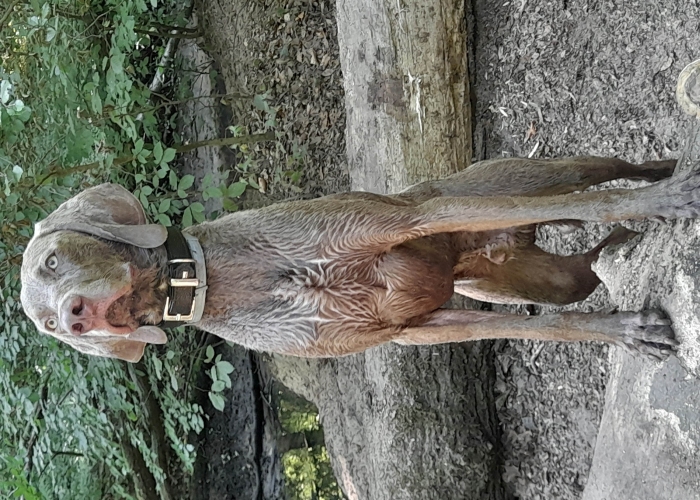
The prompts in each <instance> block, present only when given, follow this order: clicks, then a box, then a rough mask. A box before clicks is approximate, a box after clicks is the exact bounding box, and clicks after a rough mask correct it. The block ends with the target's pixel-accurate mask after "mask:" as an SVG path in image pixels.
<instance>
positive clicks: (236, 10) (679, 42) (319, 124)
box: [196, 0, 700, 500]
mask: <svg viewBox="0 0 700 500" xmlns="http://www.w3.org/2000/svg"><path fill="white" fill-rule="evenodd" d="M472 8H473V23H472V26H473V27H474V40H473V41H474V46H473V55H474V59H473V61H472V62H471V68H472V70H473V75H472V79H473V88H474V95H475V113H474V114H475V117H474V123H475V130H474V139H475V140H474V147H475V155H476V159H477V160H478V159H483V158H493V157H496V156H500V155H504V156H532V157H538V158H546V157H554V156H571V155H585V154H595V155H601V156H618V157H621V158H624V159H627V160H630V161H644V160H648V159H656V158H669V157H674V156H676V155H678V151H679V147H680V145H679V130H678V123H679V121H680V111H679V109H678V108H677V106H676V104H675V101H674V97H673V89H674V86H675V79H676V77H677V75H678V73H679V72H680V70H681V69H682V67H683V66H684V65H685V64H687V63H688V62H690V61H692V60H693V59H695V58H697V57H698V53H697V50H696V51H695V52H693V47H700V30H699V29H698V27H699V21H698V19H700V3H699V2H697V0H695V1H688V0H668V1H666V2H656V1H652V0H637V1H625V0H601V1H598V0H582V1H578V2H569V1H568V0H554V1H548V2H542V1H533V0H530V1H528V0H516V1H514V2H510V1H507V2H503V1H495V0H473V2H472ZM196 12H197V16H198V22H199V24H200V26H203V27H204V32H205V33H206V37H205V39H206V45H205V47H204V48H205V49H206V50H207V51H208V52H209V53H210V54H211V55H212V56H213V57H214V59H216V61H217V62H218V63H219V65H220V71H221V75H222V77H223V80H224V82H225V85H226V88H227V91H228V92H240V93H245V94H253V93H261V92H268V94H269V98H268V101H269V103H270V105H272V106H276V107H278V108H279V109H280V113H279V114H278V117H277V119H278V130H279V131H280V136H279V138H280V143H281V147H282V149H280V147H277V146H275V145H269V144H268V145H263V146H260V147H259V148H257V149H258V151H257V157H258V158H259V159H260V160H261V165H262V170H263V171H264V172H266V173H265V175H267V176H268V178H269V179H270V180H271V182H270V190H269V191H270V192H271V193H272V197H273V199H281V198H286V197H290V196H291V197H310V196H315V195H318V194H327V193H331V192H339V191H344V190H346V189H347V187H348V175H347V168H346V165H345V160H344V156H345V144H344V125H345V108H344V102H343V87H342V74H341V72H340V68H339V62H338V46H337V41H336V35H335V31H336V28H335V15H334V2H333V1H332V0H319V1H301V0H292V1H285V0H263V1H258V2H241V1H240V0H216V1H210V2H202V1H200V2H199V4H198V6H197V9H196ZM227 119H230V121H231V124H245V125H247V126H248V127H249V130H250V132H256V131H257V130H256V128H259V127H260V126H261V123H262V117H261V113H260V112H258V111H254V110H253V111H251V109H250V106H249V105H245V104H244V103H243V104H236V105H234V106H233V111H232V116H230V117H228V118H227ZM295 141H296V142H295ZM299 145H302V146H303V145H306V146H307V148H308V149H307V153H306V154H305V155H302V157H300V159H299V161H300V163H299V164H297V165H292V166H293V167H294V168H297V167H298V168H300V169H301V170H303V171H304V178H303V180H302V183H301V185H302V186H304V187H303V188H302V189H301V190H289V189H287V188H286V187H285V186H284V185H283V183H282V182H279V183H277V182H276V181H275V179H277V177H275V176H276V175H279V172H278V171H276V170H275V169H276V165H278V164H279V162H280V160H281V159H284V158H285V157H289V156H293V152H294V151H295V148H297V146H299ZM276 172H277V173H276ZM263 202H264V201H263V199H262V198H260V199H251V200H249V203H250V204H251V205H253V206H254V205H256V204H258V203H263ZM634 227H636V228H638V229H642V228H643V226H640V225H635V226H634ZM608 229H609V228H606V227H599V226H593V225H587V226H586V230H587V231H576V232H573V233H570V234H565V233H564V232H562V231H561V230H554V229H544V230H542V231H540V241H541V245H542V246H543V247H545V248H546V249H547V250H549V251H556V252H557V253H563V254H568V253H578V252H581V251H584V250H586V249H588V248H590V247H591V246H592V245H593V244H594V242H596V241H598V240H599V239H600V238H602V237H603V236H604V234H605V233H606V231H607V230H608ZM611 305H612V304H611V303H610V300H609V297H608V294H607V292H606V291H605V290H604V289H602V288H599V289H598V290H597V291H596V293H595V294H594V295H593V296H592V297H591V298H590V299H588V300H587V301H586V302H584V303H580V304H577V305H576V306H575V309H578V310H597V309H601V308H604V307H608V306H611ZM495 349H496V350H497V372H498V374H499V382H498V404H499V418H500V420H501V424H502V426H503V431H504V432H503V435H504V440H505V452H506V455H505V457H504V460H505V479H506V481H507V482H508V483H509V484H511V485H512V486H513V488H514V489H515V491H516V492H517V493H518V495H519V497H520V498H522V499H527V500H530V499H553V498H557V499H564V500H567V499H579V498H580V497H581V494H582V491H583V488H584V486H585V483H586V479H587V477H588V472H589V468H590V464H591V460H592V454H593V447H594V445H595V440H596V436H597V432H598V424H599V422H600V418H601V415H602V410H603V403H604V395H605V384H606V380H607V378H608V374H609V364H608V360H607V348H606V347H604V346H601V345H593V344H586V345H561V344H558V345H555V344H546V345H545V344H541V343H535V342H530V343H522V342H507V341H503V342H499V343H497V344H495ZM232 439H234V438H233V437H232Z"/></svg>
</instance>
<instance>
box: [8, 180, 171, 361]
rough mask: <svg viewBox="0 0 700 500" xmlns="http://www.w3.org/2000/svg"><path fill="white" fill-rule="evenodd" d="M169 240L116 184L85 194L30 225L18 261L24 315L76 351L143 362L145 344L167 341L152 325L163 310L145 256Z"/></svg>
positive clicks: (152, 269) (157, 283) (156, 282)
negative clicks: (156, 313) (28, 237)
mask: <svg viewBox="0 0 700 500" xmlns="http://www.w3.org/2000/svg"><path fill="white" fill-rule="evenodd" d="M166 238H167V231H166V229H165V227H163V226H160V225H156V224H148V222H147V220H146V214H145V212H144V210H143V207H142V206H141V203H140V202H139V201H138V200H137V199H136V198H135V197H134V196H133V195H132V194H131V193H130V192H128V191H127V190H126V189H124V188H122V187H121V186H117V185H114V184H102V185H99V186H96V187H93V188H90V189H88V190H86V191H83V192H82V193H80V194H79V195H77V196H75V197H73V198H71V199H70V200H68V201H66V202H65V203H63V204H62V205H61V206H60V207H58V208H57V209H56V210H55V211H54V212H53V213H51V214H50V215H49V216H48V217H47V218H46V219H45V220H44V221H42V222H40V223H38V224H37V225H36V227H35V229H34V236H33V238H32V239H31V240H30V241H29V244H28V245H27V248H26V250H25V253H24V256H23V261H22V274H21V276H22V293H21V301H22V306H23V308H24V310H25V312H26V314H27V315H28V316H29V318H31V320H32V321H33V322H34V324H35V325H36V327H37V328H38V329H39V330H40V331H41V332H44V333H47V334H49V335H52V336H54V337H56V338H58V339H59V340H62V341H64V342H66V343H67V344H70V345H71V346H73V347H75V348H76V349H78V350H79V351H81V352H85V353H87V354H94V355H98V356H106V357H112V358H119V359H123V360H126V361H131V362H136V361H138V360H140V359H141V357H142V356H143V350H144V347H145V345H146V343H154V344H162V343H165V341H166V337H165V333H163V331H162V330H161V329H159V328H158V327H156V326H150V325H149V323H150V324H153V323H154V322H155V321H156V320H154V318H153V317H152V316H153V312H152V311H153V310H154V308H157V307H160V304H155V302H159V298H155V297H154V293H155V290H154V289H153V288H162V287H160V281H159V280H160V276H159V273H158V269H157V268H156V267H154V266H153V265H152V264H153V263H152V262H150V261H149V260H148V258H147V257H143V256H147V255H149V252H153V251H152V250H145V249H156V248H158V247H160V246H161V245H163V244H164V242H165V240H166ZM139 255H141V256H142V258H137V257H139ZM149 262H150V264H145V263H149ZM160 298H162V297H160ZM149 316H151V317H149Z"/></svg>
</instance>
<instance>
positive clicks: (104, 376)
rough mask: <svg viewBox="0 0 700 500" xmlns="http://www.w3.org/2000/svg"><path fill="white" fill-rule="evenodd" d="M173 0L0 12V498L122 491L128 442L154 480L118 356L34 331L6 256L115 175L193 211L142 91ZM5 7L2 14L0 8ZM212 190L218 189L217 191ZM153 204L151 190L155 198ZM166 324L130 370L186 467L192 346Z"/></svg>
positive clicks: (197, 211) (188, 218) (158, 211)
mask: <svg viewBox="0 0 700 500" xmlns="http://www.w3.org/2000/svg"><path fill="white" fill-rule="evenodd" d="M177 8H178V3H177V2H174V1H171V2H170V4H163V3H162V1H161V2H159V1H156V0H150V1H149V2H146V1H144V0H104V1H102V2H91V1H90V0H78V1H77V2H76V1H70V2H69V1H67V0H49V1H46V2H45V1H43V0H24V1H18V2H15V1H11V2H9V6H8V2H6V3H5V6H4V7H2V8H0V19H2V21H0V35H1V36H0V53H2V59H0V276H2V279H3V281H2V284H3V285H4V286H3V288H2V309H1V310H0V414H1V417H2V421H3V425H2V426H0V493H1V494H2V495H1V496H3V497H7V498H24V499H32V498H56V499H65V498H85V499H89V498H134V495H135V494H136V492H135V490H134V487H133V484H134V480H133V478H132V477H130V476H131V475H132V474H133V472H132V469H131V467H132V464H130V463H128V462H127V459H126V457H125V455H124V453H123V451H122V446H121V445H122V443H124V442H126V441H128V442H130V443H131V444H132V445H133V446H134V447H135V448H137V449H138V450H140V451H141V452H142V455H143V457H144V460H145V461H146V465H147V467H148V468H149V470H150V471H151V473H152V474H153V475H154V477H155V478H156V480H157V482H158V483H159V484H162V483H163V482H164V481H166V478H165V471H163V470H161V469H160V467H159V465H158V463H157V461H156V458H155V456H154V455H153V452H152V451H151V450H152V446H151V437H152V436H151V429H150V428H149V422H147V421H146V418H145V416H144V411H143V401H144V399H145V397H146V396H148V395H144V393H143V389H142V388H140V387H139V386H138V384H136V383H135V382H134V380H133V377H132V376H131V375H130V373H129V372H128V370H127V367H126V365H125V364H124V363H121V362H115V361H113V360H107V359H98V358H92V357H86V356H84V355H80V354H78V353H77V352H76V351H74V350H72V349H71V348H68V347H67V346H65V345H64V344H61V343H59V342H57V341H55V340H53V339H51V338H49V337H47V336H44V335H39V334H37V333H36V331H35V329H34V327H33V325H31V324H30V323H28V322H27V320H26V319H25V317H24V316H23V314H22V313H21V311H20V306H19V303H18V294H19V264H20V263H21V256H22V252H23V250H24V245H25V244H26V242H27V240H28V239H29V237H30V236H31V232H32V226H33V223H34V222H36V221H37V220H39V219H41V218H43V217H44V216H45V215H47V214H48V213H49V212H50V211H51V210H53V209H54V208H55V207H56V206H57V205H58V204H60V203H61V202H63V201H64V200H66V199H67V198H69V197H70V196H71V195H73V194H75V192H77V191H78V190H79V189H81V188H84V187H86V186H90V185H95V184H97V183H99V182H104V181H112V182H118V183H120V184H122V185H125V186H127V187H128V188H129V189H130V190H131V191H132V192H134V193H135V194H136V196H137V197H138V198H139V199H140V200H141V201H142V202H143V203H144V205H145V206H146V209H147V211H148V213H149V215H150V216H151V217H152V218H153V219H155V220H158V221H159V222H161V223H163V224H165V225H170V224H171V223H175V222H177V223H179V222H180V220H181V219H183V220H184V221H185V223H192V222H195V221H201V220H203V218H204V207H203V206H202V205H201V203H197V202H195V201H192V200H191V189H190V188H191V187H192V184H193V181H194V178H193V177H192V176H180V175H179V174H178V173H177V171H176V170H175V169H174V168H173V167H172V162H173V160H174V159H175V155H176V150H175V149H174V148H171V147H168V146H166V145H165V144H164V143H163V137H162V133H163V131H165V130H167V129H168V127H170V123H171V118H172V117H164V116H161V115H159V112H158V110H159V109H160V108H158V107H157V106H154V105H153V104H152V102H151V98H152V96H151V92H150V90H149V89H148V85H149V83H150V80H151V79H152V77H153V74H154V72H155V69H156V66H157V62H158V61H159V59H160V57H161V55H162V51H163V48H164V45H165V42H166V41H167V39H164V38H159V37H157V36H151V35H149V34H148V33H147V32H148V31H149V30H150V28H148V26H150V25H152V24H156V23H158V25H159V26H160V25H183V24H184V22H185V20H184V19H182V18H181V14H180V13H179V12H178V10H177ZM5 9H9V10H5ZM226 189H228V187H227V188H226ZM156 200H157V201H156ZM189 349H190V347H189V343H188V342H186V340H185V339H184V337H183V336H182V335H180V336H179V337H178V336H176V337H175V338H174V339H171V342H170V343H169V344H168V350H167V351H164V352H161V351H157V350H155V349H149V350H148V353H147V356H146V357H145V364H144V365H143V366H145V371H146V373H145V374H144V376H145V377H146V380H147V383H148V385H149V388H148V392H149V394H150V395H153V396H154V397H155V398H156V399H157V401H158V402H159V404H160V406H161V408H162V409H163V419H164V421H163V426H164V429H165V434H166V436H167V439H168V440H169V443H170V446H171V448H172V450H173V451H174V452H175V455H176V456H177V458H178V459H179V465H178V466H179V467H181V468H182V469H183V471H184V472H191V471H192V466H193V462H194V456H195V455H194V449H193V448H192V446H191V445H190V444H188V442H187V438H188V434H189V433H190V432H199V431H201V429H202V428H203V425H204V421H203V414H202V409H201V408H200V407H199V406H197V405H192V404H190V403H188V401H189V394H188V391H189V390H191V383H190V380H189V378H190V377H191V373H190V371H189V370H187V368H188V367H190V366H191V365H192V360H193V359H195V357H196V356H194V355H193V353H192V352H190V351H189Z"/></svg>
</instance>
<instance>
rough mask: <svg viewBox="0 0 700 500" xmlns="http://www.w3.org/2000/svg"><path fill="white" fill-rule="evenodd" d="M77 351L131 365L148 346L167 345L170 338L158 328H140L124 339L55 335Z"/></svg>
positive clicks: (140, 356)
mask: <svg viewBox="0 0 700 500" xmlns="http://www.w3.org/2000/svg"><path fill="white" fill-rule="evenodd" d="M53 336H54V337H55V338H57V339H58V340H60V341H62V342H65V343H66V344H68V345H70V346H71V347H73V348H74V349H76V350H77V351H80V352H82V353H84V354H90V355H92V356H102V357H104V358H117V359H121V360H123V361H128V362H130V363H137V362H139V361H140V360H141V358H142V357H143V351H144V349H145V348H146V344H165V343H166V342H167V341H168V338H167V337H166V335H165V332H163V330H161V329H160V328H158V327H157V326H152V325H146V326H140V327H139V328H137V329H136V331H135V332H133V333H130V334H129V335H125V336H124V337H121V338H120V337H116V336H104V337H98V336H89V335H88V336H84V337H83V336H79V337H76V336H73V335H67V334H64V335H53Z"/></svg>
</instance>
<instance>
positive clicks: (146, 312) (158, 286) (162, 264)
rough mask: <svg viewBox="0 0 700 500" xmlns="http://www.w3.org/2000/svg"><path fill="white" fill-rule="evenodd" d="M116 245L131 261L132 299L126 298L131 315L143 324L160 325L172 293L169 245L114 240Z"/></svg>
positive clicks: (126, 311)
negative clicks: (141, 245) (149, 245)
mask: <svg viewBox="0 0 700 500" xmlns="http://www.w3.org/2000/svg"><path fill="white" fill-rule="evenodd" d="M112 245H113V247H114V248H115V249H116V250H117V251H118V252H119V253H121V254H122V255H123V256H124V260H125V261H126V262H129V263H130V264H131V266H132V267H131V287H132V293H131V297H132V300H130V301H125V303H124V307H125V308H128V310H125V311H121V314H124V315H125V316H130V317H131V318H132V319H133V320H135V321H136V322H137V323H138V324H139V325H157V324H159V323H160V322H161V321H162V320H163V311H164V309H165V300H166V297H167V295H168V271H167V262H168V256H167V253H166V251H165V247H158V248H154V249H145V248H138V247H135V246H132V245H124V244H121V243H112Z"/></svg>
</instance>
